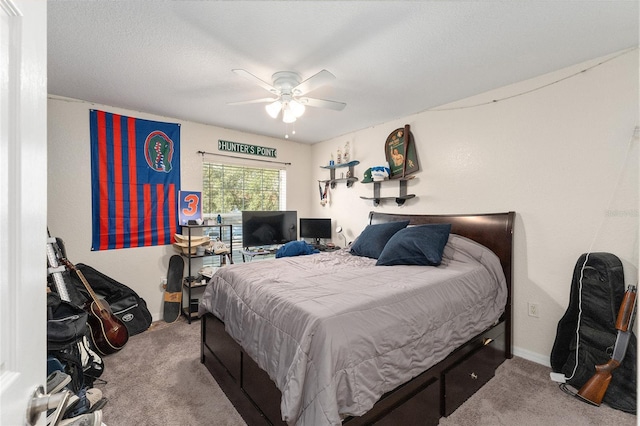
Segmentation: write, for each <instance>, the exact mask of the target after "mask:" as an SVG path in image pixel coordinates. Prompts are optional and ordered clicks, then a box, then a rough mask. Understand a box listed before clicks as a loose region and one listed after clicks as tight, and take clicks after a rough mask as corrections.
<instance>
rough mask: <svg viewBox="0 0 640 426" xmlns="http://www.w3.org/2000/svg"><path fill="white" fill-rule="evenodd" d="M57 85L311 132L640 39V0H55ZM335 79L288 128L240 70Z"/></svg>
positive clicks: (249, 126) (177, 111) (373, 118)
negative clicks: (328, 106) (339, 107)
mask: <svg viewBox="0 0 640 426" xmlns="http://www.w3.org/2000/svg"><path fill="white" fill-rule="evenodd" d="M48 15H49V19H48V27H47V31H48V56H49V61H48V84H49V90H48V91H49V93H50V94H51V95H57V96H64V97H71V98H76V99H82V100H86V101H89V102H95V103H100V104H105V105H110V106H114V107H121V108H126V109H131V110H135V111H143V112H146V113H152V114H158V115H162V116H167V117H173V118H177V119H180V120H187V121H194V122H199V123H206V124H211V125H215V126H219V127H225V128H231V129H237V130H241V131H245V132H250V133H256V134H261V135H267V136H273V137H277V138H282V137H283V136H284V134H285V133H286V132H289V133H290V134H291V130H295V134H294V135H292V136H291V137H290V139H291V140H296V141H299V142H304V143H315V142H320V141H324V140H327V139H331V138H333V137H337V136H340V135H343V134H346V133H349V132H352V131H355V130H360V129H364V128H368V127H371V126H374V125H377V124H381V123H384V122H386V121H389V120H393V119H396V118H400V117H406V116H408V115H411V114H414V113H417V112H421V111H424V110H427V109H429V108H433V107H436V106H438V105H442V104H445V103H448V102H451V101H455V100H458V99H462V98H465V97H468V96H472V95H475V94H478V93H482V92H485V91H487V90H491V89H493V88H497V87H501V86H504V85H507V84H510V83H514V82H517V81H522V80H525V79H528V78H531V77H534V76H537V75H541V74H544V73H547V72H550V71H554V70H557V69H560V68H563V67H566V66H569V65H573V64H576V63H579V62H582V61H585V60H588V59H592V58H596V57H599V56H603V55H606V54H609V53H612V52H616V51H619V50H623V49H627V48H630V47H634V46H637V45H638V37H639V34H638V20H639V18H638V16H639V8H638V1H606V2H604V1H562V0H559V1H537V0H536V1H516V0H512V1H477V2H473V1H464V2H462V1H423V2H418V1H410V2H409V1H407V2H405V1H390V2H386V1H374V2H366V1H346V2H343V1H328V2H322V1H313V2H312V1H128V2H123V1H63V0H50V1H49V2H48ZM236 68H242V69H246V70H247V71H249V72H251V73H253V74H254V75H256V76H257V77H259V78H260V79H262V80H264V81H267V82H271V75H272V74H273V73H274V72H276V71H282V70H289V71H295V72H298V73H299V74H300V75H301V76H302V79H303V80H304V79H306V78H308V77H310V76H312V75H313V74H315V73H317V72H318V71H320V70H322V69H327V70H329V71H330V72H332V73H333V74H334V75H335V76H336V79H335V80H334V81H333V82H331V83H329V84H327V85H325V86H322V87H320V88H318V89H316V90H314V91H313V92H310V93H309V94H308V95H309V96H310V97H316V98H321V99H330V100H336V101H341V102H345V103H347V106H346V108H345V109H344V110H343V111H340V112H338V111H333V110H325V109H318V108H307V111H306V113H305V114H304V116H302V117H301V118H300V119H298V121H297V122H296V123H295V124H294V125H293V127H291V126H290V127H289V128H287V127H286V125H285V124H284V123H282V121H280V120H274V119H272V118H270V117H269V116H268V115H267V114H266V112H265V110H264V105H265V104H249V105H236V106H230V105H227V103H229V102H237V101H245V100H249V99H255V98H264V97H268V96H269V93H268V92H267V91H265V90H264V89H263V88H260V87H258V86H257V85H254V84H252V83H251V82H250V81H249V80H246V79H244V78H242V77H240V76H238V75H236V74H235V73H233V72H232V71H231V70H232V69H236Z"/></svg>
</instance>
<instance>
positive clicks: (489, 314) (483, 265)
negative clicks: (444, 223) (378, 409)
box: [199, 235, 507, 426]
mask: <svg viewBox="0 0 640 426" xmlns="http://www.w3.org/2000/svg"><path fill="white" fill-rule="evenodd" d="M506 298H507V290H506V285H505V278H504V274H503V272H502V268H501V267H500V263H499V260H498V258H497V257H496V256H495V254H493V253H492V252H491V251H490V250H488V249H486V248H485V247H483V246H481V245H479V244H477V243H475V242H473V241H471V240H468V239H466V238H463V237H460V236H457V235H451V236H450V238H449V242H448V243H447V246H446V247H445V251H444V256H443V262H442V264H441V265H440V266H438V267H433V266H375V260H373V259H368V258H364V257H358V256H353V255H351V254H350V253H349V252H348V251H347V250H340V251H337V252H332V253H320V254H314V255H309V256H299V257H286V258H281V259H275V260H272V261H261V262H251V263H245V264H236V265H229V266H227V267H224V268H221V269H220V270H219V271H218V272H216V274H215V275H214V276H213V277H212V278H211V280H210V282H209V284H208V286H207V288H206V290H205V294H204V297H203V299H202V301H201V304H200V308H199V312H200V314H202V313H204V312H205V311H209V312H212V313H213V314H214V315H216V316H217V317H218V318H220V319H221V320H222V321H224V323H225V327H226V330H227V332H228V333H229V334H230V335H231V336H232V337H233V338H234V339H235V340H236V341H237V342H238V343H239V344H240V345H241V346H242V347H243V348H244V350H245V351H246V352H247V353H248V354H249V355H250V356H251V357H252V358H253V359H254V360H255V361H256V362H257V363H258V365H259V366H260V367H261V368H262V369H264V370H265V371H266V372H267V373H268V374H269V376H270V377H271V378H272V380H273V381H274V382H275V383H276V385H277V387H278V388H279V389H280V390H281V392H282V401H281V412H282V416H283V419H284V420H285V421H287V422H288V423H289V424H291V425H308V426H310V425H312V426H320V425H339V424H340V423H341V419H342V418H344V417H346V416H347V415H355V416H358V415H362V414H364V413H365V412H366V411H368V410H369V409H371V407H372V406H373V404H374V403H375V402H376V401H377V400H378V399H379V398H380V396H382V395H383V394H384V393H385V392H387V391H390V390H392V389H394V388H396V387H397V386H399V385H400V384H402V383H404V382H406V381H408V380H410V379H411V378H413V377H415V376H417V375H418V374H420V373H421V372H422V371H424V370H426V369H428V368H429V367H431V366H432V365H434V364H436V363H437V362H439V361H441V360H442V359H444V358H445V357H446V356H447V355H448V354H449V353H450V352H451V351H453V350H454V349H456V348H457V347H459V346H460V345H461V344H463V343H465V342H466V341H467V340H469V339H470V338H471V337H473V336H475V335H477V334H478V333H480V332H481V331H483V330H484V329H486V328H487V327H489V326H491V325H492V324H494V323H495V322H496V321H497V320H498V318H499V317H500V315H501V314H502V312H503V311H504V306H505V303H506Z"/></svg>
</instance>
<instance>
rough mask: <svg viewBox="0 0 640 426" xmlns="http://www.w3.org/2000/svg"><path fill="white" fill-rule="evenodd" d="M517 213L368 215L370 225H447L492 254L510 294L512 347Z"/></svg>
mask: <svg viewBox="0 0 640 426" xmlns="http://www.w3.org/2000/svg"><path fill="white" fill-rule="evenodd" d="M515 217H516V213H515V212H506V213H486V214H463V215H455V214H446V215H418V214H396V213H378V212H373V211H372V212H371V213H369V223H370V224H376V223H384V222H396V221H400V220H409V224H410V225H425V224H429V223H450V224H451V232H452V233H454V234H458V235H462V236H463V237H467V238H470V239H472V240H474V241H476V242H478V243H480V244H482V245H483V246H485V247H487V248H488V249H490V250H491V251H493V252H494V253H495V254H496V255H497V256H498V258H500V264H501V265H502V269H503V271H504V276H505V278H506V281H507V289H508V291H509V293H508V297H507V304H506V306H505V313H504V315H505V317H506V323H507V336H506V337H507V344H508V347H511V335H512V331H511V330H512V327H511V322H512V310H511V309H512V306H511V303H512V300H513V284H512V280H513V276H512V271H513V226H514V222H515Z"/></svg>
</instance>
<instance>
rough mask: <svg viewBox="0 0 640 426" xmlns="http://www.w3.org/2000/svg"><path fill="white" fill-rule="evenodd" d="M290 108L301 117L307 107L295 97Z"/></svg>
mask: <svg viewBox="0 0 640 426" xmlns="http://www.w3.org/2000/svg"><path fill="white" fill-rule="evenodd" d="M289 109H290V110H291V112H292V113H293V115H295V116H296V117H301V116H302V114H304V110H305V107H304V105H302V104H301V103H300V102H298V101H296V100H295V99H293V100H291V101H290V102H289Z"/></svg>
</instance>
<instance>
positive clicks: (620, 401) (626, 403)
mask: <svg viewBox="0 0 640 426" xmlns="http://www.w3.org/2000/svg"><path fill="white" fill-rule="evenodd" d="M585 261H586V263H585ZM583 265H584V268H583ZM583 269H584V270H583ZM581 277H582V279H581ZM581 281H582V292H581V291H580V282H581ZM625 291H626V288H625V284H624V273H623V268H622V263H621V262H620V259H619V258H618V257H617V256H615V255H614V254H611V253H585V254H583V255H582V256H580V258H579V259H578V261H577V263H576V266H575V268H574V271H573V278H572V282H571V294H570V298H569V306H568V307H567V310H566V312H565V314H564V316H563V317H562V318H561V319H560V321H559V322H558V329H557V333H556V338H555V341H554V344H553V348H552V350H551V359H550V360H551V368H552V370H553V371H554V372H556V373H562V374H564V376H565V378H566V382H567V383H568V384H570V385H571V386H573V387H574V388H576V389H580V388H581V387H582V386H583V385H584V384H585V383H586V382H587V381H588V380H589V379H590V378H591V377H592V376H593V375H594V374H595V372H596V371H595V366H596V365H602V364H606V363H607V362H608V361H609V360H610V359H611V354H612V352H613V348H614V346H615V343H616V338H617V335H618V330H617V329H616V320H617V318H618V312H619V309H620V305H621V303H622V299H623V298H624V294H625ZM580 293H582V313H581V317H580V323H579V324H578V316H579V315H580V295H581V294H580ZM578 327H579V329H578V330H579V331H578V337H579V339H578V337H576V329H577V328H578ZM576 349H577V357H576ZM636 355H637V342H636V336H635V335H634V334H633V332H631V336H630V339H629V346H628V347H627V352H626V355H625V357H624V359H623V360H622V363H621V364H620V366H619V367H618V368H616V369H615V370H613V373H612V378H611V382H610V384H609V387H608V388H607V391H606V393H605V395H604V398H603V402H604V403H606V404H607V405H609V406H610V407H612V408H615V409H618V410H621V411H625V412H628V413H633V414H635V413H636ZM576 359H577V363H576Z"/></svg>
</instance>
